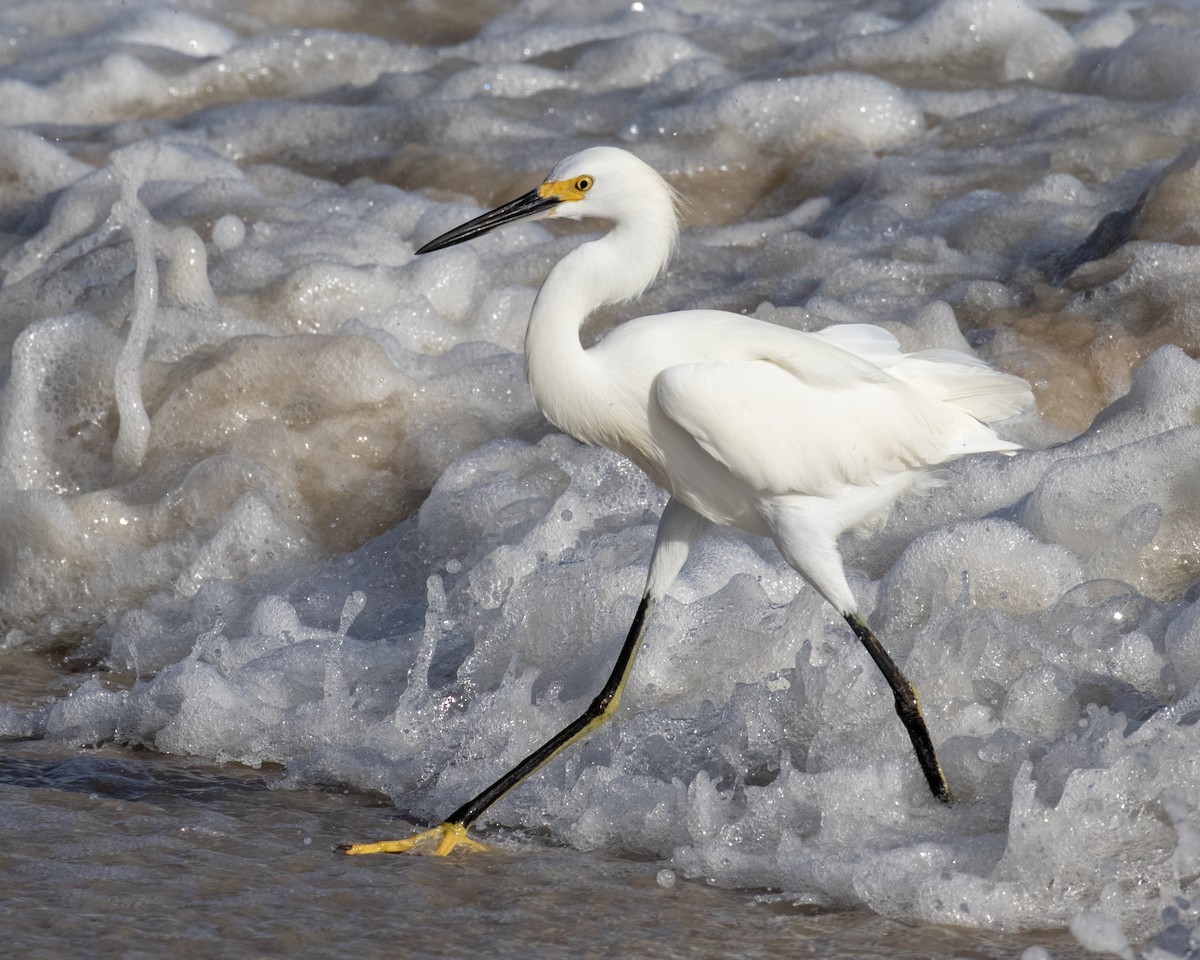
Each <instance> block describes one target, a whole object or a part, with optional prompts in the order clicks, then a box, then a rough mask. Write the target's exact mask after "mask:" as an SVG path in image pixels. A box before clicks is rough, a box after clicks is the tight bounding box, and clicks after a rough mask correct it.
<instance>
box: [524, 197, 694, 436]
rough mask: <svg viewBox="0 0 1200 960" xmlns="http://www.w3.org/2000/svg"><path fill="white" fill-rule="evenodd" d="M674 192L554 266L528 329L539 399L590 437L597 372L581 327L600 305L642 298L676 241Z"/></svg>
mask: <svg viewBox="0 0 1200 960" xmlns="http://www.w3.org/2000/svg"><path fill="white" fill-rule="evenodd" d="M676 231H677V228H676V221H675V211H674V207H673V206H672V204H671V202H670V200H669V198H667V200H666V203H665V204H661V205H659V207H658V208H657V209H655V208H653V207H651V208H647V209H643V210H640V211H639V215H638V216H637V217H636V218H635V220H634V221H633V222H630V221H629V220H625V221H623V222H618V223H617V224H616V225H615V226H614V227H613V229H612V230H611V231H609V232H608V233H607V234H605V235H604V236H603V237H600V238H599V239H597V240H593V241H591V242H589V243H585V244H583V245H582V246H580V247H576V248H575V249H574V250H572V251H571V252H570V253H568V254H567V255H566V256H565V257H563V258H562V260H560V261H559V262H558V263H557V264H555V265H554V267H553V269H551V271H550V274H549V276H547V277H546V281H545V283H543V284H542V288H541V290H539V291H538V295H537V299H536V300H535V301H534V304H533V312H532V314H531V315H530V318H529V327H528V329H527V330H526V332H525V373H526V376H527V377H528V379H529V386H530V389H531V390H532V391H533V399H534V402H535V403H536V404H537V405H538V408H539V409H540V410H541V411H542V412H543V413H544V414H545V415H546V417H547V418H548V419H549V420H550V421H551V422H552V423H554V424H555V425H556V426H558V427H560V428H561V429H563V430H565V431H567V432H568V433H570V434H572V435H574V436H575V437H577V438H578V439H587V436H586V433H587V432H588V426H587V423H585V422H581V420H580V417H581V416H582V417H584V418H585V419H586V413H585V412H584V411H583V410H582V409H581V408H582V407H583V406H584V405H583V404H581V403H580V401H581V400H582V397H583V396H584V395H585V394H586V393H587V392H588V390H589V388H591V387H592V385H593V378H594V376H595V374H594V372H593V370H592V364H591V363H590V362H589V357H588V354H587V351H585V350H584V349H583V345H582V344H581V343H580V341H579V330H580V328H581V327H582V326H583V323H584V321H585V320H587V318H588V316H589V315H590V314H591V313H592V311H593V310H595V309H596V308H597V307H599V306H601V305H602V304H605V303H612V302H614V301H617V300H627V299H629V298H631V297H635V296H637V295H638V294H639V293H641V292H642V290H644V289H645V288H646V286H647V285H648V284H649V283H650V281H651V280H653V279H654V278H655V277H656V276H657V275H658V273H659V271H661V270H662V268H663V267H664V266H665V265H666V262H667V260H668V259H669V258H670V256H671V250H672V249H673V247H674V245H675V237H676Z"/></svg>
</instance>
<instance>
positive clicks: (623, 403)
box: [344, 147, 1033, 854]
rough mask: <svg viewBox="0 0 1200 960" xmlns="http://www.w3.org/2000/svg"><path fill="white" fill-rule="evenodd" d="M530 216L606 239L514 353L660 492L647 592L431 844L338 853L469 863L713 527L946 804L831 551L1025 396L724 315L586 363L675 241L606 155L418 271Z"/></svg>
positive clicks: (670, 204) (472, 232)
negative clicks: (796, 586)
mask: <svg viewBox="0 0 1200 960" xmlns="http://www.w3.org/2000/svg"><path fill="white" fill-rule="evenodd" d="M537 217H569V218H572V219H578V218H582V217H596V218H600V219H603V220H608V221H610V222H611V224H612V228H611V229H610V230H609V231H608V232H607V233H606V234H604V235H603V236H601V237H600V238H599V239H596V240H593V241H591V242H588V243H584V244H582V245H581V246H578V247H576V248H575V249H574V250H572V251H571V252H570V253H568V254H567V255H566V256H565V257H563V258H562V260H560V261H559V262H558V263H557V264H556V265H555V266H554V268H553V269H552V270H551V271H550V273H549V275H548V276H547V277H546V281H545V283H543V284H542V288H541V290H540V292H539V293H538V295H537V299H536V301H535V302H534V305H533V312H532V314H531V316H530V319H529V327H528V330H527V333H526V337H525V361H526V373H527V375H528V378H529V386H530V388H531V390H532V392H533V397H534V400H535V401H536V403H537V405H538V407H539V408H540V409H541V411H542V412H543V413H544V414H545V416H546V417H547V419H549V420H550V421H551V422H552V423H554V424H555V425H556V426H558V427H559V428H560V429H562V430H564V431H565V432H567V433H569V434H571V435H572V436H574V437H576V438H577V439H579V440H581V441H583V442H585V443H591V444H602V445H603V446H606V447H609V448H610V449H612V450H616V451H617V452H619V453H622V454H624V455H625V456H626V457H628V458H629V459H630V460H632V461H633V462H634V463H636V464H637V465H638V466H639V467H641V468H642V469H643V470H645V471H646V473H647V474H649V476H650V477H651V478H653V479H654V481H655V482H656V483H658V484H660V485H661V486H662V487H664V488H665V489H666V490H667V491H668V492H669V493H670V500H669V501H668V503H667V506H666V508H665V509H664V510H663V515H662V520H661V522H660V524H659V528H658V535H657V538H656V540H655V544H654V551H653V553H652V555H651V559H650V570H649V573H648V575H647V578H646V586H645V590H644V592H643V594H642V598H641V603H640V604H639V605H638V609H637V613H636V615H635V617H634V620H633V625H632V626H631V627H630V630H629V634H628V637H627V638H626V640H625V644H624V646H623V647H622V648H621V652H620V654H619V655H618V657H617V662H616V665H615V667H614V669H613V671H612V675H611V676H610V677H609V678H608V681H607V682H606V683H605V684H604V687H603V689H602V690H601V691H600V693H599V695H598V696H597V697H596V698H595V700H593V701H592V703H591V704H590V706H589V707H588V708H587V710H585V711H584V712H583V714H582V715H581V716H580V717H579V718H578V719H576V720H575V721H574V722H573V723H571V724H569V725H568V726H567V727H566V728H565V729H563V730H562V731H560V732H559V733H558V734H556V735H555V736H554V737H552V738H551V739H550V740H549V741H547V742H546V743H544V744H543V745H542V746H540V747H538V748H537V749H536V750H534V751H533V753H531V754H530V755H529V756H528V757H527V758H526V759H525V760H524V761H522V762H521V763H519V764H518V765H517V766H516V767H514V768H513V769H512V770H510V771H509V772H508V773H506V774H505V775H504V776H502V777H501V778H500V779H499V780H497V781H496V782H495V783H493V784H492V785H491V786H489V787H488V788H487V789H486V790H484V791H483V792H482V793H480V794H479V795H478V796H477V797H475V798H474V799H472V800H470V801H468V802H467V803H465V804H464V805H463V806H462V807H460V808H459V809H458V810H456V811H454V813H452V814H450V816H449V817H447V818H446V820H445V822H443V823H442V824H440V825H439V826H437V827H434V828H433V829H431V830H427V831H425V832H424V833H420V834H418V835H416V836H415V837H411V838H408V839H404V840H395V841H384V842H381V843H363V844H354V845H352V846H349V847H346V848H344V849H345V850H346V851H347V852H348V853H352V854H359V853H399V852H403V851H406V850H410V849H413V848H416V847H421V848H425V847H428V848H430V849H432V850H433V851H434V852H435V853H438V854H446V853H448V852H450V850H452V849H454V847H456V846H458V845H465V846H470V847H478V846H479V845H478V844H477V843H476V842H475V841H474V840H472V839H470V838H469V837H468V836H467V828H468V827H470V825H471V824H472V823H473V822H474V821H475V820H476V819H477V818H478V817H479V815H480V814H482V813H483V812H484V811H485V810H486V809H487V808H488V807H490V806H491V805H492V804H493V803H495V802H496V801H497V800H499V799H500V798H501V797H503V796H504V795H505V794H507V793H508V792H509V791H510V790H512V789H513V788H514V787H515V786H517V785H518V784H519V783H521V782H522V781H523V780H524V779H525V778H527V777H528V776H530V775H531V774H532V773H534V772H535V771H536V770H538V769H539V768H540V767H542V766H543V765H544V764H546V763H547V762H548V761H549V760H551V759H552V758H554V757H555V756H557V755H558V754H559V753H560V752H561V751H562V750H564V749H566V748H567V747H568V746H570V745H571V744H572V743H574V742H576V741H577V740H579V739H580V738H582V737H584V736H585V735H586V734H588V733H589V732H590V731H592V730H594V729H596V728H597V727H599V726H600V725H601V724H603V723H605V722H606V721H607V720H608V719H609V718H610V717H611V716H612V715H613V714H614V713H615V711H616V709H617V706H618V704H619V703H620V700H621V693H622V691H623V690H624V688H625V683H626V681H627V680H628V679H629V675H630V671H631V669H632V666H633V662H634V657H635V655H636V654H637V651H638V648H639V646H640V645H641V643H642V639H643V637H644V636H645V633H646V628H647V624H648V621H649V617H650V613H651V611H652V610H653V608H654V606H655V604H656V602H657V601H658V600H659V599H660V598H661V597H662V596H663V595H664V594H665V592H666V591H667V588H668V587H669V586H670V585H671V582H672V581H673V580H674V579H675V576H676V574H677V573H678V572H679V570H680V569H681V568H682V566H683V564H684V561H685V560H686V558H687V555H688V552H689V550H690V549H691V547H692V545H693V544H694V543H695V542H696V540H697V539H698V538H699V537H700V536H701V535H702V534H703V533H704V532H705V530H707V529H708V528H709V526H710V525H712V524H714V523H719V524H730V525H732V526H735V527H740V528H741V529H743V530H746V531H749V532H750V533H752V534H757V535H760V536H766V537H770V538H771V539H772V540H774V542H775V544H776V546H778V548H779V550H780V552H781V553H782V554H783V556H784V557H785V558H786V559H787V561H788V562H789V563H790V564H791V565H792V566H793V567H795V569H796V570H797V571H798V572H799V573H800V575H801V576H802V577H803V578H804V579H805V580H806V581H807V582H808V583H809V584H811V585H812V586H813V587H815V588H816V589H817V590H818V591H819V592H820V593H821V595H822V596H823V597H824V598H825V599H826V600H828V601H829V603H830V604H831V605H832V606H833V607H834V609H836V610H837V611H838V613H840V614H841V615H842V616H843V617H844V618H845V619H846V621H847V623H849V625H850V628H851V629H852V630H853V631H854V633H855V635H856V636H857V637H858V639H859V640H860V641H861V642H862V644H863V646H865V647H866V650H867V652H868V653H869V654H870V656H871V659H872V660H874V661H875V663H876V664H877V665H878V667H879V669H880V670H881V671H882V672H883V675H884V677H886V679H887V682H888V684H889V685H890V686H891V688H892V692H893V694H894V696H895V703H896V712H897V713H898V714H899V716H900V719H901V721H902V722H903V724H904V726H905V728H906V729H907V731H908V734H909V737H910V738H911V740H912V744H913V748H914V750H915V752H916V755H917V759H918V761H919V762H920V765H921V769H922V771H923V772H924V774H925V778H926V780H927V781H928V783H929V788H930V790H932V791H933V794H934V796H935V797H937V798H938V799H939V800H943V801H949V800H950V799H951V797H950V789H949V787H948V786H947V785H946V779H945V777H944V775H943V774H942V770H941V766H940V764H939V763H938V759H937V754H936V753H935V751H934V747H933V742H932V740H931V739H930V736H929V731H928V729H927V727H926V725H925V720H924V717H923V715H922V712H921V706H920V701H919V700H918V698H917V692H916V689H915V688H914V687H913V685H912V684H911V683H910V682H909V681H908V679H907V678H906V677H905V676H904V674H903V673H902V672H901V671H900V669H899V668H898V667H897V666H896V664H895V663H894V662H893V661H892V659H891V657H890V656H888V653H887V651H886V650H885V649H884V648H883V645H882V644H881V643H880V642H879V640H878V639H877V638H876V636H875V634H874V633H873V632H872V631H871V629H870V628H869V627H868V626H867V623H866V621H865V620H864V619H863V617H862V616H861V615H860V614H859V612H858V608H857V605H856V604H855V600H854V596H853V594H852V593H851V591H850V587H849V585H848V584H847V582H846V576H845V572H844V570H843V568H842V560H841V556H840V555H839V553H838V546H837V539H838V537H839V535H840V534H841V533H842V532H843V531H846V530H849V529H852V528H855V527H861V526H864V525H866V524H868V523H869V522H872V521H876V520H878V519H879V518H880V517H881V516H885V515H886V512H887V510H888V509H889V508H890V507H891V505H892V504H893V503H895V501H896V500H897V498H899V497H901V496H903V495H905V494H907V493H910V492H913V491H914V490H918V489H920V488H922V487H923V486H928V485H930V484H931V483H936V482H937V480H936V477H935V476H934V475H933V473H932V471H931V468H933V467H936V466H937V465H938V464H941V463H945V462H946V461H948V460H952V459H954V458H956V457H961V456H965V455H967V454H973V453H984V452H998V453H1004V454H1011V453H1012V452H1014V451H1015V450H1017V449H1019V448H1018V446H1017V445H1016V444H1014V443H1010V442H1008V441H1006V440H1002V439H1001V438H1000V437H998V436H997V435H996V433H995V432H994V431H993V430H992V429H991V427H989V426H987V424H988V423H992V422H996V421H999V420H1003V419H1007V418H1009V417H1011V416H1014V415H1015V414H1018V413H1021V412H1023V411H1025V410H1027V409H1029V408H1030V407H1031V406H1032V403H1033V397H1032V394H1031V392H1030V390H1029V385H1028V384H1026V383H1025V381H1024V380H1021V379H1019V378H1017V377H1013V376H1010V375H1008V374H1005V373H1001V372H998V371H996V370H994V369H992V368H991V367H989V366H988V365H987V364H984V363H982V362H980V361H979V360H976V359H975V358H974V357H969V356H967V355H965V354H962V353H958V352H956V351H951V350H928V351H922V352H919V353H912V354H904V353H901V352H900V349H899V344H898V342H897V341H896V340H895V338H893V337H892V336H891V334H889V333H887V332H886V331H884V330H882V329H880V328H878V327H873V326H868V325H863V324H848V325H843V326H835V327H830V328H826V329H824V330H821V331H820V332H818V333H801V332H799V331H796V330H792V329H788V328H785V327H781V326H778V325H775V324H771V323H765V322H763V321H759V320H754V319H751V318H748V317H744V316H740V315H738V314H733V313H725V312H721V311H716V310H688V311H682V312H679V313H667V314H660V315H657V316H648V317H641V318H639V319H636V320H631V321H629V322H627V323H624V324H622V325H620V326H618V327H616V328H615V329H614V330H613V331H612V332H610V333H609V334H608V335H607V336H605V337H604V338H603V339H601V340H600V341H599V342H598V343H596V344H595V345H594V346H593V347H591V348H590V349H587V350H585V349H584V348H583V346H582V344H581V342H580V339H579V331H580V327H581V326H582V324H583V322H584V320H585V319H586V318H587V316H588V315H589V314H590V313H591V312H592V311H593V310H594V309H596V308H597V307H599V306H600V305H602V304H605V303H610V302H613V301H619V300H625V299H628V298H630V297H634V296H636V295H638V294H639V293H641V291H642V290H643V289H645V287H646V286H647V285H648V284H649V283H650V281H651V280H653V279H654V277H655V276H657V275H658V273H659V272H660V271H661V270H662V269H663V267H664V266H665V265H666V263H667V260H668V259H669V257H670V255H671V251H672V249H673V247H674V245H675V240H676V236H677V233H678V221H677V217H676V211H675V200H674V193H673V191H672V190H671V188H670V187H669V186H668V185H667V184H666V182H665V181H663V179H662V178H661V177H659V175H658V174H657V173H656V172H655V171H654V170H652V169H651V168H650V167H649V166H647V165H646V164H645V163H643V162H642V161H641V160H639V159H637V158H636V157H634V156H633V155H632V154H630V153H627V152H626V151H624V150H619V149H616V148H612V147H593V148H591V149H588V150H584V151H582V152H580V153H577V154H575V155H574V156H572V157H569V158H567V159H566V160H563V161H562V162H561V163H559V164H558V165H557V166H556V167H555V168H554V169H553V170H552V171H551V172H550V174H549V176H548V177H547V178H546V180H545V181H544V182H542V183H541V184H540V185H539V186H538V187H536V188H535V189H533V190H531V191H530V192H529V193H526V194H524V195H523V196H521V197H519V198H517V199H516V200H513V201H512V202H510V203H507V204H505V205H503V206H501V207H498V208H497V209H495V210H493V211H491V212H490V213H485V214H484V215H483V216H480V217H477V218H475V219H474V220H471V221H470V222H469V223H465V224H463V225H462V226H459V227H456V228H455V229H453V230H450V231H449V232H448V233H445V234H443V235H442V236H440V237H438V238H437V239H435V240H432V241H430V242H429V243H427V244H425V246H423V247H422V248H421V249H420V250H418V251H417V253H430V252H432V251H435V250H441V249H442V248H444V247H448V246H450V245H452V244H456V243H461V242H463V241H464V240H470V239H471V238H472V237H477V236H479V235H480V234H483V233H486V232H487V231H489V230H492V229H494V228H496V227H500V226H503V225H504V224H506V223H512V222H514V221H517V220H525V219H530V218H537Z"/></svg>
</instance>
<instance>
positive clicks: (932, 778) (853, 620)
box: [845, 613, 954, 803]
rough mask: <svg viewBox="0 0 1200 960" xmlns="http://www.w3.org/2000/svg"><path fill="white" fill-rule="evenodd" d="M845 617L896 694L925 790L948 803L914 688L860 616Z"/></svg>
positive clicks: (946, 787) (947, 791) (943, 775)
mask: <svg viewBox="0 0 1200 960" xmlns="http://www.w3.org/2000/svg"><path fill="white" fill-rule="evenodd" d="M845 617H846V622H847V623H848V624H850V629H851V630H853V631H854V634H855V636H857V637H858V639H859V640H861V641H862V645H863V646H864V647H866V648H867V653H869V654H870V655H871V659H872V660H874V661H875V664H876V666H878V667H879V669H880V670H881V671H882V672H883V676H884V678H885V679H886V680H887V682H888V686H890V687H891V688H892V693H893V694H894V695H895V697H896V713H897V714H898V715H899V716H900V722H901V723H903V724H904V729H906V730H907V731H908V736H909V739H911V740H912V745H913V750H914V751H916V754H917V762H918V763H920V764H921V770H922V771H923V772H924V774H925V779H926V780H927V781H928V782H929V789H930V790H932V791H933V795H934V796H935V797H937V798H938V799H939V800H941V801H942V802H943V803H950V802H951V801H952V800H953V799H954V798H953V796H951V794H950V787H949V786H948V785H947V784H946V776H945V774H943V773H942V766H941V764H940V763H938V758H937V753H936V752H935V751H934V749H933V741H932V740H931V739H930V737H929V728H928V727H926V726H925V716H924V714H922V713H921V700H920V698H919V697H918V696H917V688H916V687H914V686H913V685H912V684H911V683H909V681H908V678H907V677H906V676H904V674H903V673H901V672H900V668H899V667H897V666H896V664H895V662H894V661H893V660H892V658H891V657H890V656H888V652H887V651H886V650H885V649H883V644H882V643H880V642H879V638H878V637H876V636H875V634H874V633H873V632H872V631H871V628H870V627H868V626H867V622H866V621H865V620H864V619H863V618H862V617H860V616H859V615H858V614H857V613H848V614H846V615H845Z"/></svg>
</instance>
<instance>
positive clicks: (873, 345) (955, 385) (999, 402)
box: [813, 323, 1034, 423]
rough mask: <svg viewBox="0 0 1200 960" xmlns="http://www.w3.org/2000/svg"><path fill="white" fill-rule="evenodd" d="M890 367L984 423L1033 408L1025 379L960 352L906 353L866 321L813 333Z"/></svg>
mask: <svg viewBox="0 0 1200 960" xmlns="http://www.w3.org/2000/svg"><path fill="white" fill-rule="evenodd" d="M813 336H814V337H817V338H819V339H821V340H824V341H826V342H828V343H832V344H833V345H834V346H838V347H841V348H842V349H843V350H846V351H848V352H850V353H853V354H854V355H855V356H858V357H861V358H862V359H864V360H866V361H868V362H869V363H872V364H874V365H875V366H877V367H879V368H880V369H882V370H886V371H887V373H888V374H889V375H890V376H893V377H895V378H896V379H897V380H900V381H902V382H904V383H907V384H908V385H909V386H911V387H914V388H915V389H917V390H919V391H920V392H921V393H924V394H925V395H926V396H929V397H932V398H933V399H935V400H941V401H944V402H945V403H950V404H953V405H954V406H956V407H958V408H959V409H960V410H964V411H966V412H967V413H969V414H970V415H971V416H973V417H975V418H976V419H977V420H982V421H983V422H984V423H996V422H998V421H1000V420H1007V419H1008V418H1009V417H1015V416H1016V415H1017V414H1020V413H1024V412H1026V411H1027V410H1032V409H1033V406H1034V400H1033V392H1032V391H1031V390H1030V389H1029V384H1028V383H1026V382H1025V381H1024V380H1022V379H1021V378H1020V377H1014V376H1012V375H1011V374H1007V373H1001V372H1000V371H999V370H996V369H994V368H993V367H991V366H989V365H988V364H987V363H985V362H984V361H982V360H980V359H978V358H977V357H972V356H970V355H968V354H965V353H960V352H959V351H957V350H920V351H918V352H916V353H902V352H901V351H900V341H898V340H897V339H896V338H895V337H893V336H892V335H891V334H890V333H888V332H887V331H886V330H883V329H881V328H880V327H875V326H871V325H870V324H866V323H845V324H839V325H837V326H832V327H826V328H825V329H824V330H820V331H818V332H817V333H814V334H813Z"/></svg>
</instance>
